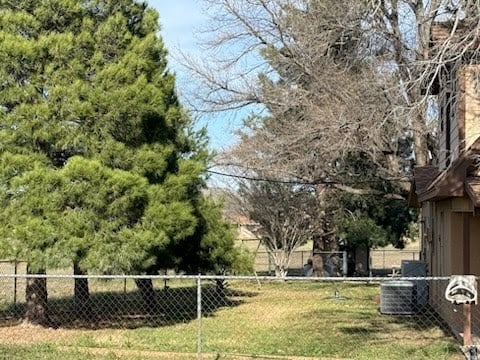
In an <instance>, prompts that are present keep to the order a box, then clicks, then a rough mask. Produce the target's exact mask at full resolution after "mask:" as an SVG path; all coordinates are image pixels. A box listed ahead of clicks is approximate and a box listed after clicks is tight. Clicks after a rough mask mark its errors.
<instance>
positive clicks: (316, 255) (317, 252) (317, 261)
mask: <svg viewBox="0 0 480 360" xmlns="http://www.w3.org/2000/svg"><path fill="white" fill-rule="evenodd" d="M324 249H325V244H324V241H323V236H322V235H317V236H315V237H314V238H313V249H312V276H314V277H321V276H323V275H324V274H323V265H324V264H323V254H322V251H324Z"/></svg>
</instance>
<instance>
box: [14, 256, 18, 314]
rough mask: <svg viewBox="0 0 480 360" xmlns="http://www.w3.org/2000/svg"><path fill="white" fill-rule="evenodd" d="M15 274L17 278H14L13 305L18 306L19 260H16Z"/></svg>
mask: <svg viewBox="0 0 480 360" xmlns="http://www.w3.org/2000/svg"><path fill="white" fill-rule="evenodd" d="M13 272H14V274H15V277H14V278H13V305H17V272H18V265H17V260H15V263H14V268H13Z"/></svg>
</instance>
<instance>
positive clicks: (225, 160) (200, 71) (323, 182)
mask: <svg viewBox="0 0 480 360" xmlns="http://www.w3.org/2000/svg"><path fill="white" fill-rule="evenodd" d="M204 1H205V3H206V4H208V6H209V8H210V11H211V12H210V13H211V15H212V22H211V24H212V26H211V28H210V29H209V30H210V33H209V34H210V35H211V37H210V41H207V42H205V54H206V56H207V57H206V59H208V60H206V61H205V62H203V63H202V62H200V63H199V62H194V61H192V60H191V59H188V58H185V61H184V63H185V66H187V67H188V68H189V69H190V70H191V73H192V76H194V77H196V78H197V79H198V80H200V82H199V84H200V86H199V88H197V89H195V92H194V93H195V97H196V99H197V100H198V102H197V103H198V104H202V105H203V106H204V107H203V109H202V110H204V111H222V110H229V109H236V108H239V107H243V106H247V105H250V104H261V105H263V107H264V109H265V112H264V114H263V116H252V117H251V118H250V119H248V121H247V125H248V127H247V129H246V131H244V132H243V134H242V139H241V141H240V143H239V144H238V146H236V147H235V148H234V149H232V150H231V151H230V152H229V153H228V154H224V156H223V157H221V158H219V160H218V164H220V165H223V166H230V167H233V168H234V169H235V170H234V171H235V173H237V174H238V173H242V174H244V175H245V174H246V175H249V176H255V175H258V174H264V176H268V177H269V178H274V179H293V180H298V181H303V182H307V183H312V184H320V185H318V186H317V187H316V194H317V199H318V202H319V203H320V204H323V205H324V206H325V208H326V207H328V204H326V202H327V201H328V199H329V198H330V196H329V195H328V194H329V190H330V189H332V188H334V189H336V190H341V191H348V192H351V193H353V194H372V193H373V194H376V193H377V194H378V187H369V186H368V185H366V184H364V183H363V184H362V183H361V182H360V181H358V180H359V179H361V178H362V174H356V173H345V172H344V171H342V167H341V166H339V164H341V163H342V162H343V161H344V159H345V158H348V157H349V156H350V155H351V154H361V155H362V156H366V157H368V159H369V161H371V162H373V163H375V164H376V165H377V172H376V174H375V175H376V177H377V178H378V179H379V181H381V180H386V181H391V182H392V181H395V182H398V184H400V185H403V186H400V187H399V190H403V191H404V190H406V188H407V187H408V182H406V181H405V180H406V179H405V178H406V176H407V175H409V174H410V171H411V168H412V165H416V166H424V165H427V164H428V163H429V162H430V161H431V159H430V157H429V154H430V155H432V153H433V147H432V146H430V147H429V143H428V139H429V138H430V139H432V138H433V139H434V138H435V135H436V128H435V126H436V122H435V121H433V120H434V117H435V114H436V113H435V111H434V110H435V105H436V99H435V98H434V97H432V96H431V94H432V93H436V91H434V88H435V87H436V86H437V85H438V81H439V79H445V77H442V76H440V75H441V74H442V73H445V72H446V71H447V69H448V71H451V69H455V68H458V67H459V66H460V64H465V63H478V61H479V41H478V38H479V35H480V34H479V32H480V21H479V20H480V16H479V14H480V10H479V9H480V5H479V3H478V1H475V0H455V1H452V0H363V1H338V0H204ZM449 81H450V82H451V83H449V84H441V85H442V86H443V87H449V86H450V87H453V86H455V85H454V84H452V82H454V81H455V79H454V78H450V80H449ZM412 159H413V160H412ZM402 181H403V182H402ZM391 190H392V187H389V190H388V191H389V192H391ZM378 195H382V194H381V193H380V194H378ZM384 195H386V196H396V195H397V194H392V193H387V194H384ZM324 213H325V212H324ZM324 220H325V221H324V224H328V223H329V221H328V219H324ZM329 234H331V228H329V227H328V226H326V227H324V228H323V229H322V231H321V232H319V234H318V235H317V236H316V238H315V241H314V253H315V251H317V252H318V251H320V250H324V247H325V246H326V245H325V244H326V243H328V242H330V241H331V239H329V236H330V235H329ZM319 261H320V260H319ZM314 267H316V268H317V269H320V268H321V267H322V266H321V264H318V265H317V266H315V264H314Z"/></svg>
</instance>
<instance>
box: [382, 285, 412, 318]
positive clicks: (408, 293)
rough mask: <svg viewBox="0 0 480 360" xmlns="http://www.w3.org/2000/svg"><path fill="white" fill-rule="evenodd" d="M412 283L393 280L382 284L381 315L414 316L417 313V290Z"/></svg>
mask: <svg viewBox="0 0 480 360" xmlns="http://www.w3.org/2000/svg"><path fill="white" fill-rule="evenodd" d="M415 287H416V286H415V284H414V283H413V282H412V281H404V280H392V281H385V282H383V283H381V284H380V313H382V314H386V315H413V314H415V313H416V312H417V308H418V307H417V303H416V288H415Z"/></svg>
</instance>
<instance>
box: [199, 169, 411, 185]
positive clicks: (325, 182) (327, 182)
mask: <svg viewBox="0 0 480 360" xmlns="http://www.w3.org/2000/svg"><path fill="white" fill-rule="evenodd" d="M207 172H208V173H209V174H212V175H218V176H224V177H229V178H234V179H242V180H249V181H259V182H270V183H277V184H291V185H312V186H313V185H355V184H372V183H378V182H385V181H386V182H397V183H401V182H410V180H408V179H405V178H390V179H380V180H378V179H377V180H373V179H372V180H360V181H342V182H339V181H332V180H316V181H300V180H280V179H271V178H264V177H253V176H247V175H234V174H228V173H223V172H220V171H214V170H207Z"/></svg>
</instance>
